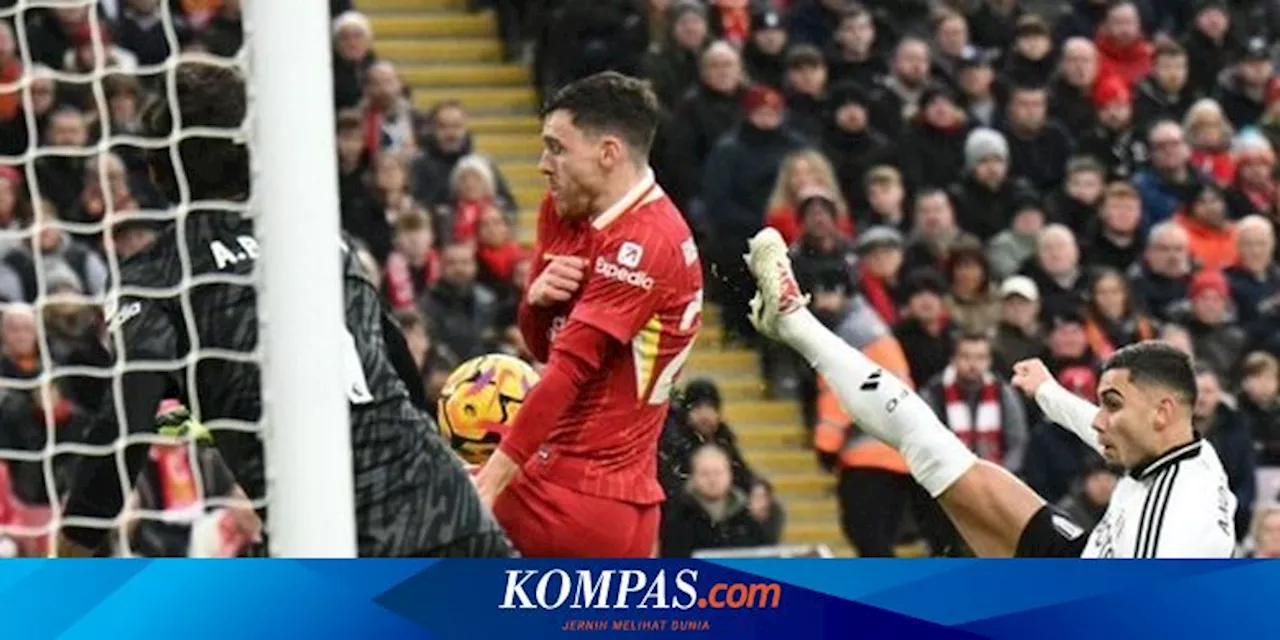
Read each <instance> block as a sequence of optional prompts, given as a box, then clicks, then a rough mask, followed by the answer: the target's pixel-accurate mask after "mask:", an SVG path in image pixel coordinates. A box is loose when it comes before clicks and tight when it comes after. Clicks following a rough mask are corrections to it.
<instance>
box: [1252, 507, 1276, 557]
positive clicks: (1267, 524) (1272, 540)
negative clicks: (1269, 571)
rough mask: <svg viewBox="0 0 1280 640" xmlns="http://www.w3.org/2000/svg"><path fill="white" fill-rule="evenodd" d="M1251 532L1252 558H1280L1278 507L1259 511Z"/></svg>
mask: <svg viewBox="0 0 1280 640" xmlns="http://www.w3.org/2000/svg"><path fill="white" fill-rule="evenodd" d="M1252 532H1253V534H1252V538H1253V557H1254V558H1280V507H1274V506H1268V507H1263V508H1262V509H1259V510H1258V513H1257V515H1256V517H1255V518H1254V521H1253V529H1252Z"/></svg>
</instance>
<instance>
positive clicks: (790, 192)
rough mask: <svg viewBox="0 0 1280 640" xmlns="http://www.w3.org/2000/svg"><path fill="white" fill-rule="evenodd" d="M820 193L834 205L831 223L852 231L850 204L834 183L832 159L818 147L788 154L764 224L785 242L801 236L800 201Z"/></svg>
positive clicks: (844, 231) (842, 231) (845, 232)
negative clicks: (824, 154) (819, 150)
mask: <svg viewBox="0 0 1280 640" xmlns="http://www.w3.org/2000/svg"><path fill="white" fill-rule="evenodd" d="M811 197H821V198H824V199H825V200H826V201H828V202H829V203H831V204H832V205H834V209H833V211H834V216H833V223H834V224H835V226H836V228H837V229H838V230H839V232H840V234H842V235H844V236H845V237H846V238H847V237H851V236H852V235H853V224H852V221H851V220H850V219H849V206H848V205H847V204H846V203H845V200H844V196H843V195H842V194H841V193H840V187H839V185H838V184H836V177H835V172H834V171H833V170H832V167H831V163H830V162H828V161H827V159H826V157H824V156H823V155H822V154H821V153H819V152H818V151H815V150H813V149H801V150H799V151H793V152H791V153H789V154H787V157H786V158H784V159H783V161H782V167H781V168H780V169H779V170H778V179H777V180H776V181H775V184H774V185H773V194H772V195H770V196H769V206H768V209H767V210H766V211H767V213H766V214H765V224H766V225H768V226H770V227H773V228H774V229H777V230H778V233H780V234H782V239H783V240H785V241H786V243H787V244H788V245H790V244H793V243H795V242H796V241H798V240H799V239H800V233H801V226H802V224H803V220H802V219H801V218H802V216H801V215H800V214H801V212H802V209H801V206H800V205H801V204H802V203H803V202H804V201H805V200H807V199H809V198H811Z"/></svg>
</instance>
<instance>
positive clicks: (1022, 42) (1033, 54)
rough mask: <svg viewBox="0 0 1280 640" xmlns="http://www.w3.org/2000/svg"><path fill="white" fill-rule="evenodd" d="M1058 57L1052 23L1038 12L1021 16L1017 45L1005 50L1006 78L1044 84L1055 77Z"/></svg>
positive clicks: (1019, 82) (1003, 72) (1027, 84)
mask: <svg viewBox="0 0 1280 640" xmlns="http://www.w3.org/2000/svg"><path fill="white" fill-rule="evenodd" d="M1055 64H1057V58H1056V56H1054V55H1053V40H1052V39H1051V38H1050V37H1049V25H1048V24H1046V23H1045V21H1044V19H1043V18H1041V17H1040V16H1038V15H1035V14H1026V15H1024V16H1022V17H1021V18H1018V24H1017V31H1016V33H1015V37H1014V40H1013V47H1012V48H1011V49H1009V51H1007V52H1006V53H1005V58H1004V68H1003V69H1002V70H1001V76H1003V78H1004V80H1005V82H1008V83H1010V84H1013V85H1015V86H1022V87H1043V86H1046V85H1048V84H1049V80H1050V79H1051V78H1052V77H1053V71H1054V65H1055Z"/></svg>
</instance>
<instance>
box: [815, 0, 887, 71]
mask: <svg viewBox="0 0 1280 640" xmlns="http://www.w3.org/2000/svg"><path fill="white" fill-rule="evenodd" d="M878 36H879V34H878V33H877V32H876V23H875V20H874V19H873V18H872V16H871V13H870V12H869V11H867V10H866V9H865V8H863V7H861V6H859V5H851V8H849V9H846V10H845V11H844V13H842V14H841V16H840V22H839V26H837V27H836V33H835V40H834V41H833V42H832V43H831V46H830V47H828V48H827V66H828V67H829V68H830V70H831V81H832V84H845V83H854V84H857V85H860V86H862V87H874V86H875V84H876V82H878V81H879V79H880V78H881V77H882V76H884V75H885V74H887V73H888V72H889V65H887V64H886V63H885V57H886V56H884V55H883V54H882V53H881V49H884V47H883V46H881V45H882V43H881V41H880V39H879V37H878Z"/></svg>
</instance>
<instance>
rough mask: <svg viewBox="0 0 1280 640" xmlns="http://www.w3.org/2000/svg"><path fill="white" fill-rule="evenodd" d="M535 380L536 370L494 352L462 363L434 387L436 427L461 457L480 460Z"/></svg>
mask: <svg viewBox="0 0 1280 640" xmlns="http://www.w3.org/2000/svg"><path fill="white" fill-rule="evenodd" d="M537 382H538V372H536V371H534V370H533V367H531V366H529V365H528V363H526V362H525V361H523V360H521V359H519V358H516V357H513V356H508V355H505V354H500V353H495V354H489V355H485V356H480V357H478V358H472V359H471V360H468V361H466V362H464V363H462V364H461V365H459V366H458V368H457V369H454V370H453V373H450V374H449V378H448V379H447V380H445V383H444V389H443V390H442V391H441V392H440V403H439V406H438V407H437V409H436V414H437V418H438V422H439V424H440V432H441V433H442V434H443V435H444V437H445V439H447V440H448V441H449V443H450V444H451V445H452V446H453V449H454V450H455V451H457V452H458V455H459V456H461V457H462V459H463V460H465V461H467V462H468V463H471V464H484V462H485V461H486V460H488V459H489V456H490V455H492V454H493V452H494V450H495V449H497V448H498V443H500V442H502V438H503V437H504V436H506V434H507V431H508V430H510V428H511V425H512V424H513V423H514V422H515V420H516V414H517V413H518V412H519V411H520V406H521V405H523V404H524V398H525V396H527V395H528V394H529V390H530V389H532V388H533V385H534V384H535V383H537Z"/></svg>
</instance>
